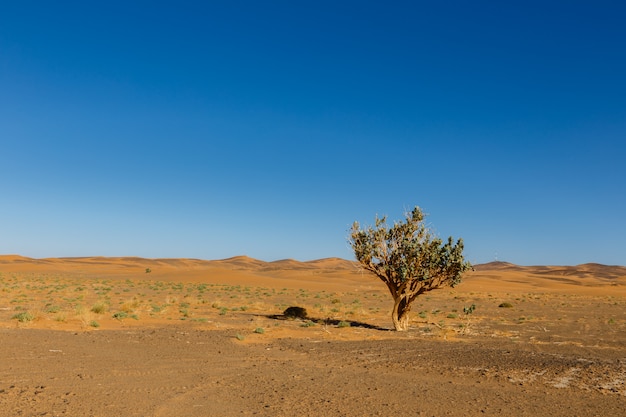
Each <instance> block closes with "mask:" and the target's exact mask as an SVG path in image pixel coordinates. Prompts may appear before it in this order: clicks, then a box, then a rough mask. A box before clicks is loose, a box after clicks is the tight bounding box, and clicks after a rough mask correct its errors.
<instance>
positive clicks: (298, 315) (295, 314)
mask: <svg viewBox="0 0 626 417" xmlns="http://www.w3.org/2000/svg"><path fill="white" fill-rule="evenodd" d="M283 316H285V317H287V318H288V319H302V320H304V319H306V318H307V317H308V314H307V311H306V309H305V308H303V307H294V306H292V307H287V309H286V310H285V311H283Z"/></svg>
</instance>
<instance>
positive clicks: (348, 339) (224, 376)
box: [0, 256, 626, 416]
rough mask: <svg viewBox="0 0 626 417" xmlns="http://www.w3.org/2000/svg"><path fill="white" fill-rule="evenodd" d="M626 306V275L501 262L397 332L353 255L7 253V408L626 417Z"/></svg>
mask: <svg viewBox="0 0 626 417" xmlns="http://www.w3.org/2000/svg"><path fill="white" fill-rule="evenodd" d="M471 305H475V306H476V308H475V310H474V312H473V313H472V314H469V315H466V314H464V312H463V309H464V307H468V306H471ZM288 306H301V307H304V308H306V309H307V311H308V315H309V319H308V320H286V319H285V318H284V317H282V315H281V314H282V312H283V311H284V309H285V308H286V307H288ZM625 307H626V268H624V267H609V266H602V265H593V264H587V265H579V266H576V267H554V266H552V267H545V266H544V267H518V266H515V265H509V264H504V263H494V264H487V265H480V266H477V268H476V271H474V272H471V273H469V274H468V275H467V276H466V278H465V280H464V282H463V283H462V284H461V285H460V286H458V287H457V288H455V289H443V290H439V291H434V292H432V293H429V294H426V295H424V296H423V297H422V298H421V299H419V300H417V301H416V303H415V305H414V307H413V313H412V323H411V330H410V331H408V332H403V333H398V332H394V331H391V330H390V328H391V319H390V317H389V311H390V309H391V298H390V296H389V295H388V294H387V293H386V289H385V288H384V286H383V284H382V283H381V282H380V281H378V280H377V279H376V278H374V277H371V276H369V275H367V274H364V273H362V272H361V271H359V269H358V268H356V267H355V265H354V264H353V263H351V262H348V261H344V260H340V259H325V260H319V261H312V262H305V263H300V262H295V261H291V260H286V261H279V262H272V263H265V262H261V261H257V260H254V259H250V258H246V257H237V258H232V259H228V260H223V261H210V262H209V261H199V260H190V259H161V260H147V259H139V258H66V259H40V260H34V259H28V258H22V257H18V256H0V343H1V346H2V348H1V354H0V416H111V415H120V416H245V415H259V416H293V415H302V416H320V415H327V416H388V415H409V416H446V415H450V416H461V415H463V416H467V415H499V416H537V415H552V416H623V415H626V331H625V330H626V308H625Z"/></svg>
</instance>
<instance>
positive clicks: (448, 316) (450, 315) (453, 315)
mask: <svg viewBox="0 0 626 417" xmlns="http://www.w3.org/2000/svg"><path fill="white" fill-rule="evenodd" d="M446 317H447V318H449V319H456V318H457V317H459V315H458V314H456V313H450V314H448V315H447V316H446Z"/></svg>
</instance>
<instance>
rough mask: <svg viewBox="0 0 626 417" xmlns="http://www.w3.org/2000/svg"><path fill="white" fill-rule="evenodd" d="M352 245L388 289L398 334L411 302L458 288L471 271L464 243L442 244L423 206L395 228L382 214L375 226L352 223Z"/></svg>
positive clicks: (405, 325) (360, 261)
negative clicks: (439, 290) (431, 294)
mask: <svg viewBox="0 0 626 417" xmlns="http://www.w3.org/2000/svg"><path fill="white" fill-rule="evenodd" d="M349 242H350V245H351V246H352V249H353V250H354V254H355V256H356V259H357V261H358V262H359V263H360V264H361V266H362V267H363V268H364V269H365V270H367V271H370V272H372V273H374V274H375V275H376V276H377V277H378V278H379V279H381V280H382V281H383V282H384V283H385V284H386V285H387V288H388V289H389V292H390V293H391V296H392V297H393V299H394V308H393V311H392V320H393V323H394V327H395V329H396V330H407V329H408V323H409V320H408V313H409V311H410V309H411V303H412V302H413V301H415V299H416V298H417V297H418V296H419V295H420V294H423V293H425V292H428V291H431V290H434V289H437V288H442V287H445V286H455V285H457V284H459V283H460V282H461V277H462V275H463V273H464V272H465V271H467V270H469V269H471V267H472V266H471V264H470V263H469V262H467V261H465V259H464V257H463V240H462V239H458V240H457V241H456V242H454V241H453V239H452V237H449V238H448V239H447V241H446V242H444V241H443V240H441V239H440V238H438V237H436V236H434V235H433V233H432V232H431V230H430V229H429V228H428V227H427V226H426V225H425V224H424V214H423V212H422V210H421V209H420V208H419V207H415V208H414V209H413V210H412V211H411V212H410V213H406V215H405V221H399V222H394V224H393V225H391V226H389V225H388V224H387V218H386V217H382V218H379V217H378V216H376V221H375V224H374V226H373V227H372V226H369V227H366V228H364V229H361V226H360V225H359V223H358V222H354V224H353V225H352V230H351V233H350V239H349Z"/></svg>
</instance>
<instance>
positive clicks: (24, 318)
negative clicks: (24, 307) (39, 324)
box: [11, 311, 35, 323]
mask: <svg viewBox="0 0 626 417" xmlns="http://www.w3.org/2000/svg"><path fill="white" fill-rule="evenodd" d="M11 318H12V319H14V320H17V321H19V322H20V323H26V322H29V321H33V320H34V319H35V316H34V315H33V314H32V313H30V312H28V311H22V312H21V313H17V314H16V315H14V316H13V317H11Z"/></svg>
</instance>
